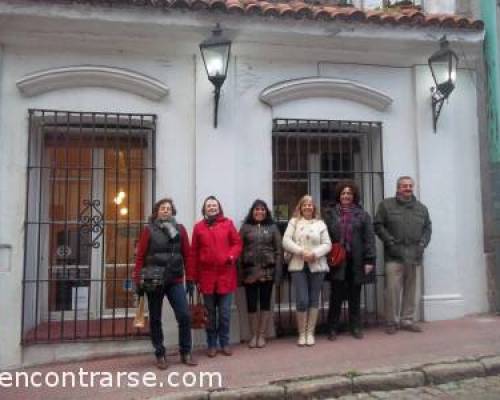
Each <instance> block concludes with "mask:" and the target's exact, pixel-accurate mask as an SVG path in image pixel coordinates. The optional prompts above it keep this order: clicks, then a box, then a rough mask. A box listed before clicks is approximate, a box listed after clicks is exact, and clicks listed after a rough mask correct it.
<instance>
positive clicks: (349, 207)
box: [326, 181, 375, 340]
mask: <svg viewBox="0 0 500 400" xmlns="http://www.w3.org/2000/svg"><path fill="white" fill-rule="evenodd" d="M335 200H336V202H337V204H336V206H335V208H334V210H333V212H332V213H331V216H330V218H329V219H328V220H327V221H326V222H327V226H328V233H329V234H330V237H331V239H332V243H333V242H340V243H341V244H342V245H343V246H344V248H345V250H346V260H345V261H344V263H343V264H342V265H341V266H339V267H337V268H335V269H332V270H331V274H330V275H331V276H330V279H331V290H330V306H329V307H330V308H329V310H328V329H329V336H328V339H330V340H335V339H336V338H337V333H338V329H339V320H340V311H341V307H342V302H343V301H344V299H346V298H347V302H348V306H349V328H350V331H351V334H352V336H354V337H355V338H356V339H361V338H363V332H362V330H361V307H360V306H361V305H360V300H361V285H362V284H363V283H366V282H369V281H371V280H373V279H374V278H375V235H374V232H373V225H372V221H371V218H370V215H369V214H368V213H367V212H366V211H365V210H364V209H363V208H362V207H361V205H360V204H359V189H358V186H357V185H356V184H355V183H354V182H353V181H341V182H339V183H338V184H337V186H336V190H335Z"/></svg>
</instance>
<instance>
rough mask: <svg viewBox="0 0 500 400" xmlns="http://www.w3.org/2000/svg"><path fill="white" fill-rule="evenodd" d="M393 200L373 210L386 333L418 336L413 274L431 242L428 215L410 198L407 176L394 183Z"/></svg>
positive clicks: (384, 202)
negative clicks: (381, 260) (380, 247)
mask: <svg viewBox="0 0 500 400" xmlns="http://www.w3.org/2000/svg"><path fill="white" fill-rule="evenodd" d="M396 186H397V192H396V197H391V198H388V199H385V200H383V201H382V202H381V203H380V204H379V206H378V210H377V215H376V216H375V220H374V226H375V233H376V234H377V236H378V237H379V238H380V239H381V240H382V241H383V242H384V255H385V279H386V284H385V313H386V320H387V328H386V333H388V334H394V333H396V332H397V329H398V328H400V329H405V330H408V331H410V332H421V331H422V329H421V328H420V327H419V326H418V325H416V324H415V304H416V301H417V295H419V294H417V293H415V291H416V290H415V289H416V282H417V274H418V273H419V270H420V267H421V265H422V258H423V254H424V249H425V248H426V247H427V245H428V244H429V242H430V240H431V233H432V225H431V220H430V218H429V212H428V211H427V207H425V206H424V205H423V204H422V203H421V202H419V201H418V200H417V199H416V198H415V196H414V195H413V189H414V181H413V179H412V178H411V177H409V176H402V177H400V178H398V180H397V185H396Z"/></svg>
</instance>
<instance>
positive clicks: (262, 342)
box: [257, 311, 271, 347]
mask: <svg viewBox="0 0 500 400" xmlns="http://www.w3.org/2000/svg"><path fill="white" fill-rule="evenodd" d="M270 317H271V312H270V311H261V312H260V320H259V331H258V332H259V334H258V335H259V336H258V337H257V347H266V334H267V326H268V324H269V318H270Z"/></svg>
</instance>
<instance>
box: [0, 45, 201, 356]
mask: <svg viewBox="0 0 500 400" xmlns="http://www.w3.org/2000/svg"><path fill="white" fill-rule="evenodd" d="M0 60H2V58H0ZM81 64H96V65H108V66H113V67H125V68H128V69H131V70H135V71H137V72H140V73H143V74H146V75H149V76H151V77H154V78H156V79H158V80H160V81H162V82H164V83H165V84H166V85H168V86H169V88H170V94H169V96H168V97H167V98H165V99H164V100H162V101H160V102H154V101H150V100H147V99H145V98H142V97H140V96H137V95H133V94H129V93H125V92H123V91H118V90H113V89H104V88H77V89H64V90H58V91H55V92H49V93H46V94H42V95H39V96H35V97H32V98H26V97H23V96H22V95H21V94H20V92H19V91H18V89H17V87H16V85H15V82H16V80H18V79H19V78H21V77H23V76H24V75H25V74H29V73H32V72H34V71H38V70H42V69H48V68H52V67H61V66H68V65H81ZM0 65H2V64H0ZM192 65H193V62H192V56H191V55H190V54H186V55H183V56H179V55H178V54H177V55H176V56H175V58H174V57H172V58H169V57H167V56H165V55H163V54H157V55H154V56H152V57H149V58H147V59H145V58H144V57H143V56H135V55H130V54H109V53H102V54H98V53H93V54H90V53H85V52H79V51H75V52H72V51H67V52H57V53H52V52H50V51H44V50H38V49H33V48H31V49H21V48H6V51H5V53H4V57H3V68H0V72H1V71H3V74H2V75H1V76H2V78H3V79H2V81H1V82H2V85H1V87H0V90H1V92H0V104H1V105H2V108H1V109H0V112H1V114H0V115H2V118H1V119H0V132H1V135H0V140H1V145H2V146H1V148H2V149H3V150H2V156H1V157H0V167H1V168H0V170H1V174H2V176H1V177H2V180H1V186H0V199H1V201H2V202H3V203H2V204H3V206H2V208H1V211H0V212H1V220H2V223H1V224H0V229H1V230H0V242H4V241H5V242H7V243H9V244H11V245H12V246H13V252H12V266H11V271H10V272H7V273H3V274H2V279H0V293H2V303H3V306H2V307H0V320H2V321H3V322H2V324H1V325H0V341H1V342H2V343H3V344H2V346H0V366H11V365H18V364H19V363H20V362H21V356H22V354H21V351H20V346H19V343H20V337H21V332H20V325H21V302H22V296H21V294H22V284H21V281H22V271H23V245H24V242H23V238H24V235H23V223H24V210H25V196H26V166H27V153H26V149H27V138H28V109H29V108H45V109H55V110H72V111H100V112H106V111H107V112H134V113H145V114H146V113H147V114H157V115H158V126H157V138H156V139H157V148H156V157H157V171H156V177H157V179H156V193H157V198H158V197H159V196H165V195H169V196H171V197H173V198H174V200H175V202H176V204H177V206H178V211H179V215H178V219H179V221H181V222H185V223H186V226H187V228H188V229H190V228H191V226H192V223H193V220H194V217H195V209H194V208H195V207H194V204H193V198H194V196H195V192H194V173H195V166H194V157H193V151H194V126H195V125H194V123H195V120H194V86H193V82H194V80H193V74H194V69H193V66H192ZM5 100H8V101H5ZM5 149H8V150H7V151H5ZM30 206H32V207H33V206H34V205H33V204H31V205H30ZM168 330H169V332H168V334H169V335H170V336H171V337H176V336H177V335H175V334H174V332H175V327H174V326H173V324H169V329H168ZM170 330H171V332H170Z"/></svg>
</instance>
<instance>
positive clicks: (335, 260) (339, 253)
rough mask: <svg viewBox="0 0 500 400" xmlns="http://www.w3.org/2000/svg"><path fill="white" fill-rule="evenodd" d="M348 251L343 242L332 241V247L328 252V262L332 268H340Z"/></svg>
mask: <svg viewBox="0 0 500 400" xmlns="http://www.w3.org/2000/svg"><path fill="white" fill-rule="evenodd" d="M345 258H346V252H345V248H344V246H342V244H341V243H339V242H335V243H332V249H331V250H330V253H328V257H327V262H328V266H329V267H330V269H335V268H339V267H340V266H341V265H342V264H343V263H344V261H345Z"/></svg>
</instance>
